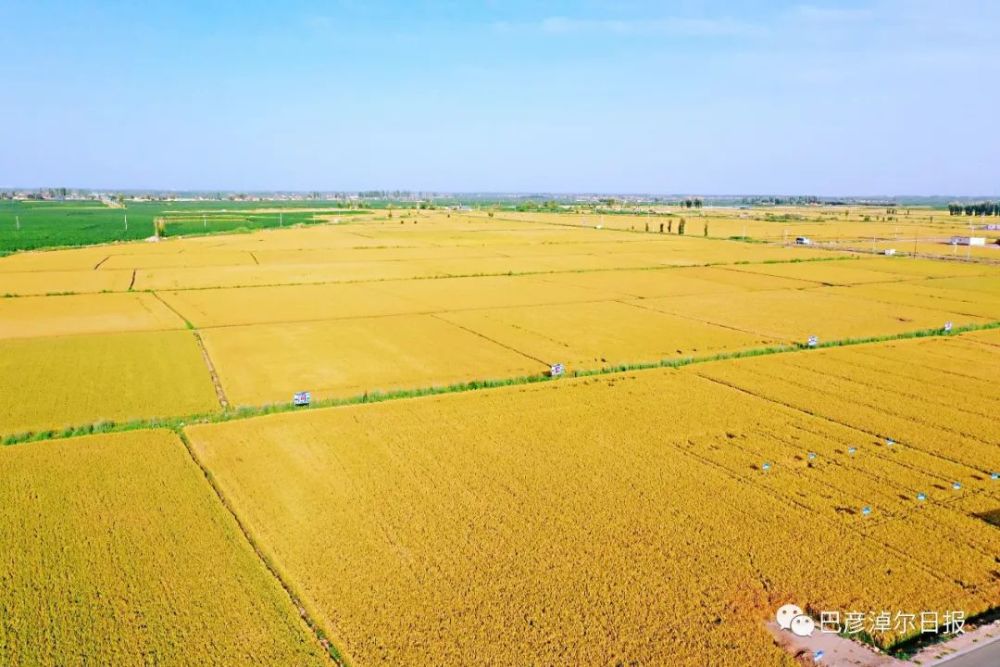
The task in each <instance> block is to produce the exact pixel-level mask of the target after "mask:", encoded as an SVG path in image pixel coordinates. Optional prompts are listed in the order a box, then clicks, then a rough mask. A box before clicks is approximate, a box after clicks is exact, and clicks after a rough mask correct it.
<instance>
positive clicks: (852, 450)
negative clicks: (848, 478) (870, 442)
mask: <svg viewBox="0 0 1000 667" xmlns="http://www.w3.org/2000/svg"><path fill="white" fill-rule="evenodd" d="M847 453H848V454H850V455H851V456H854V455H855V454H857V453H858V448H857V447H848V448H847Z"/></svg>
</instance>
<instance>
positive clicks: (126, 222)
mask: <svg viewBox="0 0 1000 667" xmlns="http://www.w3.org/2000/svg"><path fill="white" fill-rule="evenodd" d="M122 215H124V216H125V231H126V232H127V231H128V213H123V214H122Z"/></svg>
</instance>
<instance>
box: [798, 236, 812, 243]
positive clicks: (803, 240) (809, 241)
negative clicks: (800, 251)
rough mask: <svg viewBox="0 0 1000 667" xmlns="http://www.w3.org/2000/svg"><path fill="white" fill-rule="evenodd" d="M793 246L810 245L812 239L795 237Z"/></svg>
mask: <svg viewBox="0 0 1000 667" xmlns="http://www.w3.org/2000/svg"><path fill="white" fill-rule="evenodd" d="M795 245H812V239H810V238H809V237H808V236H796V237H795Z"/></svg>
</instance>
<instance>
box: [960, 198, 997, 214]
mask: <svg viewBox="0 0 1000 667" xmlns="http://www.w3.org/2000/svg"><path fill="white" fill-rule="evenodd" d="M948 213H949V214H950V215H972V216H975V215H998V216H1000V201H981V202H975V203H972V202H969V203H962V202H951V203H950V204H948Z"/></svg>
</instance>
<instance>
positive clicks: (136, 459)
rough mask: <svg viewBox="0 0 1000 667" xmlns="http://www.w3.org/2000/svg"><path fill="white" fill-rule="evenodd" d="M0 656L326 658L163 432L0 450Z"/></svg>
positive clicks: (238, 660) (226, 660)
mask: <svg viewBox="0 0 1000 667" xmlns="http://www.w3.org/2000/svg"><path fill="white" fill-rule="evenodd" d="M0 478H2V479H3V484H0V544H3V550H2V551H0V584H2V589H3V595H2V596H0V612H2V613H0V663H2V664H5V665H66V664H106V665H112V664H116V665H124V664H195V663H197V664H231V665H232V664H246V665H250V664H263V663H267V664H296V665H322V664H325V661H324V659H323V658H324V656H323V655H322V652H321V649H320V647H319V646H318V645H317V644H316V643H315V641H313V640H312V638H311V637H310V635H309V631H308V629H307V628H306V626H305V624H304V623H303V622H302V621H301V620H300V619H299V616H298V614H297V613H296V611H295V609H294V608H293V606H292V604H291V603H290V601H289V599H288V597H287V595H286V594H285V592H284V591H283V590H282V589H281V586H280V585H279V584H278V583H277V582H275V581H274V579H273V578H272V577H271V576H270V574H269V573H268V571H267V569H266V568H265V567H264V565H263V564H262V563H261V562H260V561H259V560H258V559H257V557H256V555H255V554H254V552H253V550H252V549H251V547H250V545H249V544H248V543H247V541H246V539H245V538H244V537H243V534H242V533H241V532H240V530H239V528H238V527H237V525H236V522H235V521H233V519H232V517H231V516H229V515H228V514H227V512H226V511H225V510H224V509H223V508H222V506H221V505H220V504H219V503H218V500H217V498H216V497H215V494H214V492H213V491H212V489H211V487H210V486H209V485H208V484H207V483H206V482H205V479H204V476H203V475H202V472H201V471H200V470H199V469H198V467H197V466H196V465H195V464H194V462H193V461H192V460H191V458H190V457H189V456H188V454H187V452H186V450H185V448H184V445H182V444H181V442H180V440H178V439H177V437H176V435H174V434H172V433H170V432H168V431H136V432H133V433H127V434H116V435H100V436H90V437H85V438H79V439H74V440H66V441H51V442H38V443H32V444H31V445H23V446H15V447H5V448H2V449H0Z"/></svg>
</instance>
